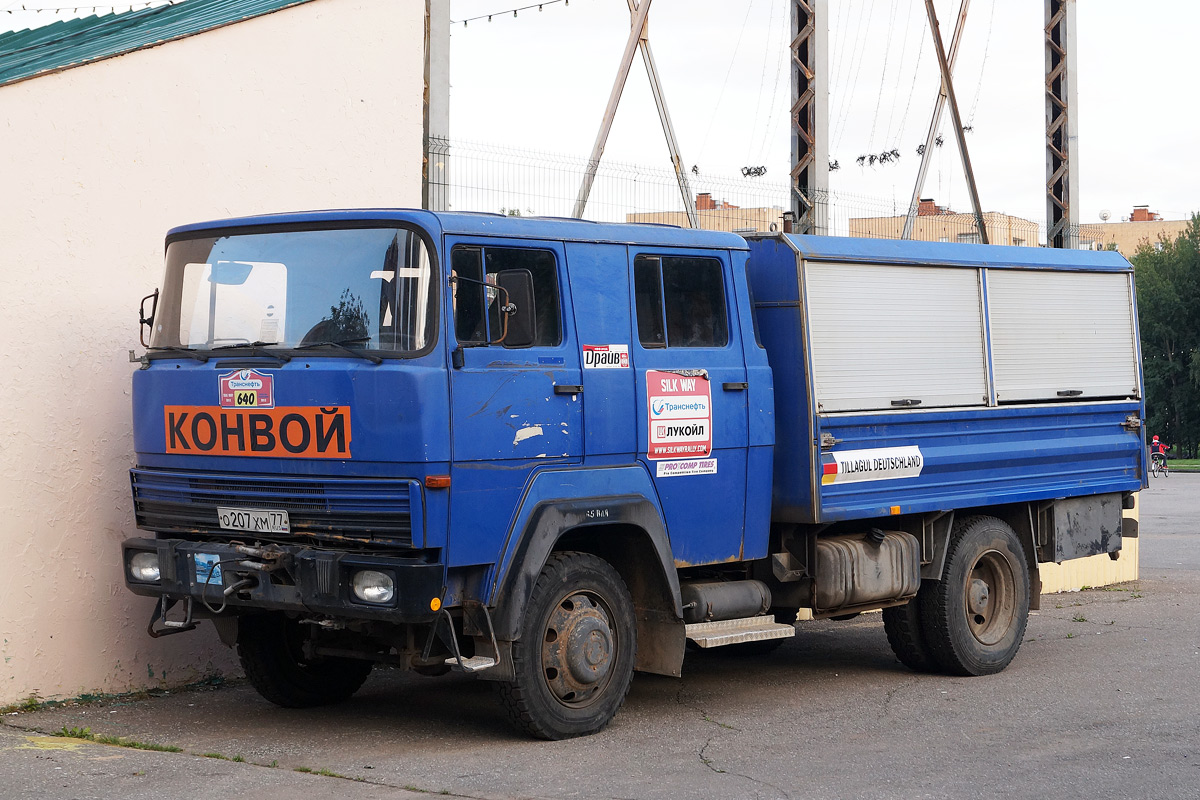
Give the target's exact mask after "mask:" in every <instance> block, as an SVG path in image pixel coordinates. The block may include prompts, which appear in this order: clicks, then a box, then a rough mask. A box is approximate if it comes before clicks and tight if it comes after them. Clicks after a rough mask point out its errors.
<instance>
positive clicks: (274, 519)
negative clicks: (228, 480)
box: [217, 508, 292, 533]
mask: <svg viewBox="0 0 1200 800" xmlns="http://www.w3.org/2000/svg"><path fill="white" fill-rule="evenodd" d="M217 519H218V520H219V521H220V523H221V527H222V528H223V529H224V530H227V531H249V532H250V533H291V530H292V528H291V525H290V524H289V523H288V513H287V512H286V511H272V510H264V509H256V508H218V509H217Z"/></svg>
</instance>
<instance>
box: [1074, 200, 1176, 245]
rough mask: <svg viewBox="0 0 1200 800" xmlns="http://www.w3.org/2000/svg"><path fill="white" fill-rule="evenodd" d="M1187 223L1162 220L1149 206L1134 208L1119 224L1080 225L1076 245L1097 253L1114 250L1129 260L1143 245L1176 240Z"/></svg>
mask: <svg viewBox="0 0 1200 800" xmlns="http://www.w3.org/2000/svg"><path fill="white" fill-rule="evenodd" d="M1188 222H1189V220H1185V219H1163V218H1162V217H1161V216H1160V215H1159V214H1156V213H1155V212H1153V211H1151V210H1150V207H1149V206H1134V207H1133V213H1131V214H1130V215H1129V219H1127V220H1124V221H1122V222H1101V223H1090V222H1089V223H1087V224H1084V225H1080V226H1079V246H1080V247H1084V246H1087V245H1088V244H1091V245H1092V246H1093V247H1095V248H1096V249H1097V250H1107V249H1110V248H1112V249H1116V250H1117V251H1118V252H1120V253H1121V254H1122V255H1124V256H1126V257H1128V256H1132V255H1133V254H1134V253H1136V252H1137V249H1138V248H1139V247H1140V246H1142V245H1143V244H1150V245H1154V244H1155V243H1156V242H1158V241H1159V240H1160V239H1162V238H1166V239H1175V238H1176V237H1178V236H1179V234H1181V233H1183V232H1184V230H1186V229H1187V226H1188Z"/></svg>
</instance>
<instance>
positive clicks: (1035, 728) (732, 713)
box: [0, 473, 1200, 800]
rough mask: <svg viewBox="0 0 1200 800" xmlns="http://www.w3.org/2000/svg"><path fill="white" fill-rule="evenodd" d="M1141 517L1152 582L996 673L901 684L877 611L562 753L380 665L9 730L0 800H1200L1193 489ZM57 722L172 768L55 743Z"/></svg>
mask: <svg viewBox="0 0 1200 800" xmlns="http://www.w3.org/2000/svg"><path fill="white" fill-rule="evenodd" d="M1141 503H1142V507H1141V519H1142V522H1141V576H1142V577H1141V579H1140V580H1139V581H1137V582H1136V583H1133V584H1125V585H1122V586H1118V587H1107V588H1105V589H1097V590H1089V591H1084V592H1075V593H1068V594H1061V595H1048V596H1046V597H1044V598H1043V603H1042V610H1041V611H1040V612H1034V613H1033V615H1032V616H1031V619H1030V623H1029V628H1028V632H1027V634H1026V637H1025V642H1024V644H1023V646H1022V648H1021V651H1020V652H1019V653H1018V655H1017V658H1016V659H1015V660H1014V662H1013V663H1012V664H1011V665H1010V666H1009V668H1008V669H1007V670H1005V671H1004V672H1003V673H1001V674H999V675H996V676H991V677H987V678H950V677H943V676H930V675H917V674H915V673H912V672H910V671H908V670H907V669H905V668H904V667H903V666H901V665H900V664H899V663H898V662H897V661H896V659H895V658H894V656H893V655H892V653H891V651H890V649H889V648H888V645H887V642H886V639H885V637H884V634H883V627H882V624H881V622H880V620H879V615H878V614H869V615H863V616H861V617H859V618H857V619H855V620H852V621H849V622H832V621H824V622H808V623H800V625H799V633H798V635H797V636H796V638H795V639H792V640H789V641H788V642H787V643H786V644H785V645H784V646H783V647H782V648H780V649H779V650H777V651H776V652H775V653H773V654H772V655H770V656H765V657H759V658H738V657H735V656H731V655H727V654H724V653H722V651H720V650H715V651H713V652H711V653H699V654H694V655H689V657H688V661H687V663H686V664H685V666H684V676H683V677H682V678H681V679H671V678H664V677H658V676H651V675H639V676H637V677H636V678H635V680H634V683H633V689H632V691H631V692H630V695H629V699H628V701H627V702H626V704H625V706H624V708H623V709H622V711H621V712H620V713H619V714H618V715H617V717H616V719H615V720H614V721H613V723H612V724H611V725H610V726H609V727H608V728H607V729H606V730H604V731H603V732H601V733H600V734H597V735H595V736H591V737H587V738H584V739H575V740H570V741H566V742H536V741H532V740H529V739H526V738H524V737H522V736H520V735H518V734H517V733H515V732H514V731H513V730H512V729H511V728H509V727H508V725H507V723H506V721H505V720H504V717H503V714H502V713H501V711H500V709H499V706H498V704H497V703H496V702H495V698H494V697H492V691H491V686H490V685H489V684H487V683H485V682H482V681H477V680H474V679H472V678H468V677H462V676H448V677H444V678H423V677H420V676H416V675H410V674H407V673H400V672H397V671H393V670H380V671H377V672H376V673H375V674H374V675H372V677H371V679H370V680H369V681H368V682H367V684H366V686H364V688H363V689H362V690H361V691H360V692H359V693H358V694H357V695H356V696H355V697H354V698H352V699H351V700H350V701H349V702H347V703H344V704H342V705H339V706H335V707H332V708H326V709H316V710H303V711H296V710H286V709H280V708H276V707H275V706H272V705H271V704H269V703H267V702H266V701H265V700H262V699H260V698H259V697H258V695H257V694H256V693H255V692H254V691H253V690H252V689H251V688H250V687H249V686H247V685H245V684H242V683H239V682H237V681H233V682H231V683H229V684H228V685H226V686H223V687H219V688H210V689H197V690H190V691H182V692H172V693H170V694H166V695H162V696H156V697H151V698H149V699H144V700H138V701H129V702H104V703H92V704H88V705H78V706H66V707H58V708H50V709H44V710H40V711H36V712H30V713H19V714H15V715H10V716H6V717H4V718H3V719H2V722H3V724H2V725H0V775H2V776H4V777H3V780H2V781H0V798H34V797H38V798H41V797H64V798H66V797H69V798H89V799H91V798H97V799H102V800H110V799H112V800H115V799H116V798H122V799H124V798H129V800H140V799H141V798H151V797H153V798H155V800H161V798H163V797H168V798H169V797H189V798H199V799H201V800H204V799H206V798H210V797H211V798H222V800H224V799H225V798H230V797H239V796H248V795H251V794H263V793H270V794H272V795H276V794H282V793H285V792H287V793H292V792H295V793H303V794H304V795H305V797H306V800H313V799H315V798H324V797H330V798H333V797H337V798H347V799H349V800H357V798H389V799H390V798H402V797H416V796H417V795H418V794H428V793H443V794H449V795H453V796H460V797H473V798H489V799H490V798H509V797H515V798H559V797H563V798H639V799H641V798H647V799H649V798H714V797H758V798H956V799H958V798H990V797H1000V796H1003V797H1005V798H1006V800H1023V799H1024V798H1030V800H1033V799H1034V798H1036V800H1044V798H1047V797H1051V798H1137V799H1138V800H1141V799H1142V798H1164V799H1168V798H1180V799H1181V800H1182V799H1183V798H1187V799H1188V800H1192V799H1193V798H1196V797H1198V796H1200V690H1197V688H1196V687H1197V684H1198V683H1200V614H1197V600H1198V599H1200V525H1198V524H1197V522H1196V521H1197V520H1198V519H1200V474H1182V473H1176V474H1173V475H1172V476H1171V477H1170V478H1160V479H1157V480H1155V481H1154V482H1153V484H1152V486H1151V487H1150V489H1149V490H1147V491H1146V492H1144V493H1143V494H1142V496H1141ZM64 727H65V728H83V727H87V728H88V729H89V730H90V731H91V732H92V733H93V734H95V735H101V736H120V737H125V738H126V740H127V741H132V742H140V743H156V744H161V745H171V746H175V747H179V748H181V749H182V751H183V752H180V753H165V752H146V751H141V750H134V749H130V748H127V747H115V746H110V745H102V744H94V743H87V742H80V741H78V740H70V739H62V738H58V737H52V736H48V735H47V734H50V733H52V732H54V731H60V730H62V729H63V728H64ZM234 759H240V760H234ZM297 770H304V771H303V772H301V771H297Z"/></svg>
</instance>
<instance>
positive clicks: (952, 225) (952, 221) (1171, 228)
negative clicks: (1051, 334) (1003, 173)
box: [849, 198, 1188, 256]
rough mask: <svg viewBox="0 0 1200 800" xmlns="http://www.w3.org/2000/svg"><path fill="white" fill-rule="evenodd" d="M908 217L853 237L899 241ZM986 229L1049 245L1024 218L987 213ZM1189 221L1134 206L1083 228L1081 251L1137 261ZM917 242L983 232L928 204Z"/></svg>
mask: <svg viewBox="0 0 1200 800" xmlns="http://www.w3.org/2000/svg"><path fill="white" fill-rule="evenodd" d="M905 219H906V217H905V216H904V215H899V216H890V217H851V218H850V223H849V235H850V236H863V237H869V238H879V239H899V238H901V234H902V233H903V231H904V222H905ZM983 225H984V228H985V229H986V230H987V234H988V242H989V243H990V244H1007V245H1016V246H1022V245H1023V246H1026V247H1037V246H1040V245H1042V244H1044V241H1043V240H1044V232H1043V231H1042V228H1041V226H1040V225H1039V224H1038V223H1036V222H1034V221H1032V220H1028V219H1024V218H1023V217H1014V216H1012V215H1010V214H1001V213H998V212H995V211H987V212H984V214H983ZM1187 225H1188V221H1187V220H1165V219H1163V218H1162V217H1161V216H1160V215H1159V214H1156V213H1154V212H1153V211H1150V208H1149V206H1134V207H1133V212H1132V213H1131V214H1130V215H1129V218H1128V219H1127V220H1124V221H1122V222H1102V223H1085V224H1083V225H1080V226H1079V247H1080V249H1084V250H1093V249H1094V250H1108V249H1115V250H1117V251H1119V252H1120V253H1122V254H1124V255H1125V256H1132V255H1133V254H1134V253H1135V252H1137V249H1138V247H1139V246H1141V245H1142V244H1146V243H1148V244H1153V243H1154V242H1157V241H1158V240H1159V238H1160V237H1166V238H1168V239H1174V238H1175V237H1177V236H1178V235H1179V234H1181V233H1182V232H1183V231H1184V229H1186V228H1187ZM911 238H913V239H919V240H921V241H926V242H978V241H980V237H979V231H978V229H977V226H976V224H975V215H974V214H962V213H958V212H955V211H951V210H950V209H949V208H945V207H943V206H939V205H937V204H936V203H935V202H934V201H933V200H932V199H929V198H923V199H922V200H921V201H920V204H919V206H918V207H917V216H916V219H914V220H913V231H912V237H911Z"/></svg>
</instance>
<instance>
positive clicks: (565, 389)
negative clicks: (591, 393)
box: [554, 383, 583, 394]
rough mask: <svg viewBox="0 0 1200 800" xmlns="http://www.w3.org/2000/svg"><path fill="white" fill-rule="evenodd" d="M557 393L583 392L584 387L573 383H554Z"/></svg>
mask: <svg viewBox="0 0 1200 800" xmlns="http://www.w3.org/2000/svg"><path fill="white" fill-rule="evenodd" d="M554 393H555V394H583V387H582V386H580V385H578V384H572V383H556V384H554Z"/></svg>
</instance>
